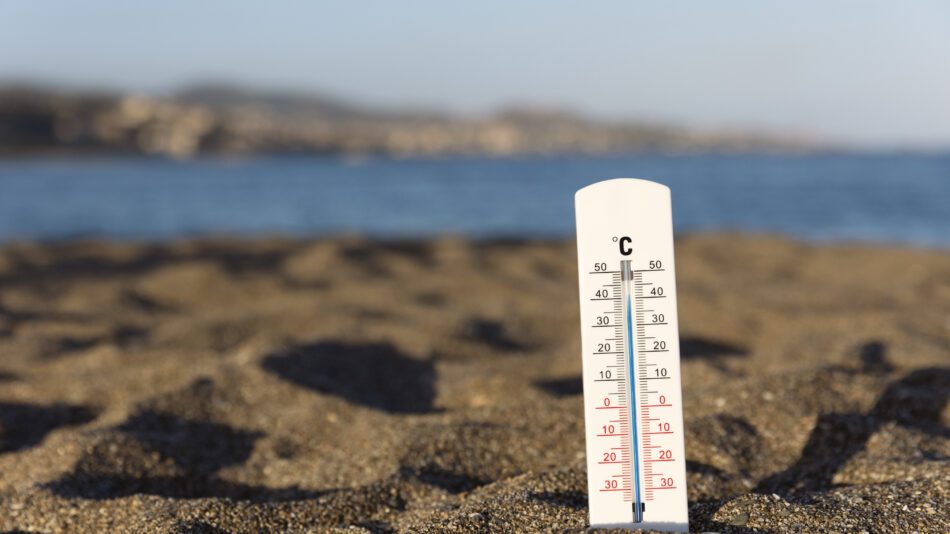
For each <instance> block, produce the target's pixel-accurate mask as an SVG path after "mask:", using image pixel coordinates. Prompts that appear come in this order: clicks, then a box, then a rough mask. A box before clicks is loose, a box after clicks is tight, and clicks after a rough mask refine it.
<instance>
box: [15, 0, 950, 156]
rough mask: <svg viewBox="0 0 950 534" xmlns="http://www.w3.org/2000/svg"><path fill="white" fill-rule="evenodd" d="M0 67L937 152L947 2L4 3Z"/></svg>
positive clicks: (28, 74)
mask: <svg viewBox="0 0 950 534" xmlns="http://www.w3.org/2000/svg"><path fill="white" fill-rule="evenodd" d="M0 78H3V79H38V80H43V81H48V82H57V83H68V84H71V85H83V86H97V87H103V86H104V87H115V88H125V89H135V90H147V91H163V90H169V89H173V88H175V87H178V86H181V85H184V84H187V83H189V82H192V81H200V80H228V81H234V82H241V83H247V84H250V85H254V86H263V87H290V88H296V89H305V90H314V91H320V92H326V93H330V94H335V95H339V96H342V97H344V98H346V99H350V100H355V101H364V102H368V103H373V104H378V105H387V106H388V105H412V106H417V107H436V108H439V109H445V110H451V111H457V112H462V113H481V112H485V111H490V110H492V109H496V108H498V107H501V106H504V105H506V104H509V103H534V104H541V105H548V106H563V107H567V108H571V109H574V110H577V111H581V112H584V113H588V114H592V115H595V116H599V117H608V118H617V119H625V118H648V119H654V120H671V121H676V122H679V123H684V124H695V125H701V126H735V127H755V128H766V129H772V130H779V131H781V130H790V131H795V132H802V133H815V134H818V135H820V136H824V137H827V138H831V139H835V140H844V141H848V142H854V143H861V144H866V145H879V146H880V145H885V146H886V145H905V146H912V145H916V146H926V147H950V2H946V1H939V0H933V1H924V0H920V1H907V2H895V1H859V0H853V1H828V0H824V1H821V0H797V1H794V2H782V3H779V2H772V1H764V0H754V1H753V0H749V1H726V0H718V1H712V0H696V1H675V2H674V1H662V2H659V1H658V2H635V1H632V0H627V1H606V0H598V1H592V0H586V1H581V0H579V1H573V2H566V1H557V0H544V1H527V0H520V1H506V2H487V1H480V2H466V3H462V2H453V1H449V0H441V1H438V0H426V1H414V2H410V1H405V2H396V1H392V0H387V1H382V0H380V1H362V0H347V1H338V2H318V1H314V0H311V1H288V0H270V1H263V0H262V1H258V2H250V1H241V0H228V1H214V2H212V1H195V0H191V1H179V0H162V1H144V0H143V1H128V0H126V1H120V0H99V1H95V0H84V1H81V2H80V1H74V0H63V1H55V2H54V1H40V0H29V1H18V2H11V1H9V0H0Z"/></svg>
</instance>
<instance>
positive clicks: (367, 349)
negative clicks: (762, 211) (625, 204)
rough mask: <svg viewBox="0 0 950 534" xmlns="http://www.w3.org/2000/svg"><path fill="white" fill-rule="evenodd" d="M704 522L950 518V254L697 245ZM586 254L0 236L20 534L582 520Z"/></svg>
mask: <svg viewBox="0 0 950 534" xmlns="http://www.w3.org/2000/svg"><path fill="white" fill-rule="evenodd" d="M676 253H677V258H676V260H677V276H678V291H679V306H680V308H679V309H680V334H681V340H682V352H683V354H682V358H683V360H682V361H683V388H684V395H685V418H686V425H687V428H686V452H687V458H688V473H689V475H688V476H689V480H688V487H689V498H690V519H691V525H690V526H691V528H692V529H693V530H697V531H702V530H714V531H723V532H832V531H837V532H861V531H868V532H913V531H919V532H940V533H945V532H950V430H948V423H950V409H948V395H950V255H948V254H947V253H946V252H945V251H944V252H941V251H920V250H914V249H900V248H877V247H863V246H856V245H854V246H852V245H835V246H813V245H805V244H801V243H797V242H793V241H788V240H785V239H781V238H775V237H749V236H738V235H696V236H688V237H686V238H683V239H680V240H678V241H677V250H676ZM580 363H581V359H580V347H579V320H578V304H577V279H576V270H575V252H574V244H573V242H569V241H552V242H539V241H494V242H472V241H466V240H463V239H452V238H444V239H437V240H433V241H413V242H375V241H369V240H362V239H358V238H335V239H327V240H318V241H296V240H289V239H279V238H274V239H263V238H262V239H257V240H251V241H247V240H231V239H208V240H196V241H182V242H176V243H171V244H166V245H149V244H129V243H97V242H82V243H63V244H10V245H5V246H3V247H0V531H16V532H43V533H51V532H169V533H218V532H308V531H310V532H347V533H353V532H548V531H571V532H577V531H583V530H584V529H585V528H586V525H587V509H586V506H587V495H586V472H585V471H586V468H585V461H584V434H583V414H582V396H581V382H580V368H581V367H580Z"/></svg>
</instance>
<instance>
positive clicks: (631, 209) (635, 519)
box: [574, 178, 688, 532]
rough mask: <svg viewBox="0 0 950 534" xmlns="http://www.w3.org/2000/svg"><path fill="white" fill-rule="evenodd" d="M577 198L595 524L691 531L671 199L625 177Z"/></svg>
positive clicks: (589, 474)
mask: <svg viewBox="0 0 950 534" xmlns="http://www.w3.org/2000/svg"><path fill="white" fill-rule="evenodd" d="M574 199H575V208H576V214H577V260H578V272H579V283H580V304H581V344H582V358H583V365H584V414H585V426H586V431H587V486H588V496H589V504H590V524H591V526H592V527H615V528H616V527H627V528H642V529H644V530H647V529H654V530H666V531H676V532H686V531H687V530H688V513H687V512H688V511H687V505H686V457H685V454H684V450H683V408H682V392H681V390H680V349H679V331H678V329H677V318H676V276H675V271H674V266H673V217H672V211H671V207H670V190H669V188H667V187H666V186H663V185H660V184H656V183H653V182H648V181H646V180H635V179H629V178H618V179H615V180H606V181H603V182H598V183H596V184H593V185H590V186H587V187H585V188H583V189H581V190H580V191H578V192H577V194H576V195H575V197H574Z"/></svg>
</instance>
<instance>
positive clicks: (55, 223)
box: [0, 155, 950, 248]
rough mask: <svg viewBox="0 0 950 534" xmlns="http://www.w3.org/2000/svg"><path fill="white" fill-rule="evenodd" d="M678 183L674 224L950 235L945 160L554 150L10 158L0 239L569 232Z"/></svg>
mask: <svg viewBox="0 0 950 534" xmlns="http://www.w3.org/2000/svg"><path fill="white" fill-rule="evenodd" d="M623 176H627V177H638V178H646V179H650V180H655V181H658V182H661V183H664V184H666V185H669V186H670V187H671V188H672V191H673V209H674V220H675V225H676V229H677V231H679V232H688V231H710V230H722V229H728V230H740V231H748V232H768V233H781V234H785V235H789V236H793V237H796V238H800V239H805V240H809V241H864V242H888V243H901V244H907V245H915V246H928V247H939V248H947V247H950V156H919V155H913V156H910V155H908V156H885V155H866V156H853V155H847V156H845V155H817V156H816V155H809V156H772V155H705V156H663V155H655V156H649V155H636V156H609V157H590V156H556V157H555V156H550V157H512V158H473V157H468V158H437V159H390V158H370V159H364V160H352V159H346V158H339V157H302V156H287V157H265V158H254V159H199V160H195V161H185V162H181V161H171V160H165V159H150V158H132V159H88V158H77V159H17V160H7V161H3V162H0V241H9V240H20V239H27V240H55V239H67V238H74V237H105V238H122V239H158V240H162V239H173V238H178V237H182V236H193V235H204V234H234V235H248V234H287V235H295V236H312V235H325V234H337V233H359V234H364V235H369V236H376V237H419V236H433V235H440V234H457V235H465V236H471V237H500V236H505V237H561V236H571V235H573V232H574V212H573V193H574V191H575V190H577V189H578V188H580V187H582V186H584V185H587V184H589V183H592V182H595V181H598V180H602V179H606V178H614V177H623Z"/></svg>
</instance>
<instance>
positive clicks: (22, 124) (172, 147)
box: [0, 84, 833, 158]
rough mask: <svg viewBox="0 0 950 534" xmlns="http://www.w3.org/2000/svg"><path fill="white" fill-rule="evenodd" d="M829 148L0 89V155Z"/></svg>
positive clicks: (276, 95)
mask: <svg viewBox="0 0 950 534" xmlns="http://www.w3.org/2000/svg"><path fill="white" fill-rule="evenodd" d="M832 148H833V147H830V146H828V145H826V144H822V143H819V142H817V141H816V140H812V139H808V138H805V137H801V138H799V137H795V136H792V135H779V134H769V133H763V132H751V131H750V132H746V131H737V130H725V129H723V130H708V129H698V128H690V127H686V126H677V125H672V124H663V123H654V122H640V121H597V120H592V119H589V118H586V117H584V116H582V115H579V114H573V113H570V112H566V111H560V110H556V109H543V108H535V107H530V106H527V107H511V108H508V109H506V110H503V111H499V112H498V113H495V114H491V115H488V116H484V117H468V116H456V115H451V114H446V113H440V112H435V111H426V110H415V111H394V110H385V109H376V108H373V107H370V106H362V105H357V104H350V103H346V102H343V101H340V100H337V99H334V98H328V97H323V96H319V95H313V94H304V93H294V92H280V91H273V92H265V91H254V90H247V89H242V88H239V87H237V86H229V85H224V84H204V85H195V86H191V87H189V88H185V89H183V90H180V91H177V92H174V93H172V94H170V95H165V96H158V95H147V94H133V93H122V92H113V91H92V90H67V89H52V88H47V87H43V86H39V85H12V84H11V85H7V86H5V87H0V157H3V156H7V157H9V156H17V155H29V154H34V155H35V154H54V153H63V154H74V155H81V154H105V155H160V156H168V157H174V158H191V157H195V156H199V155H208V154H217V155H221V154H223V155H243V154H287V153H306V154H385V155H394V156H420V155H513V154H558V153H561V154H563V153H572V154H610V153H631V152H637V153H657V152H663V153H708V152H727V153H736V152H769V153H802V152H816V151H828V150H831V149H832Z"/></svg>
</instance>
